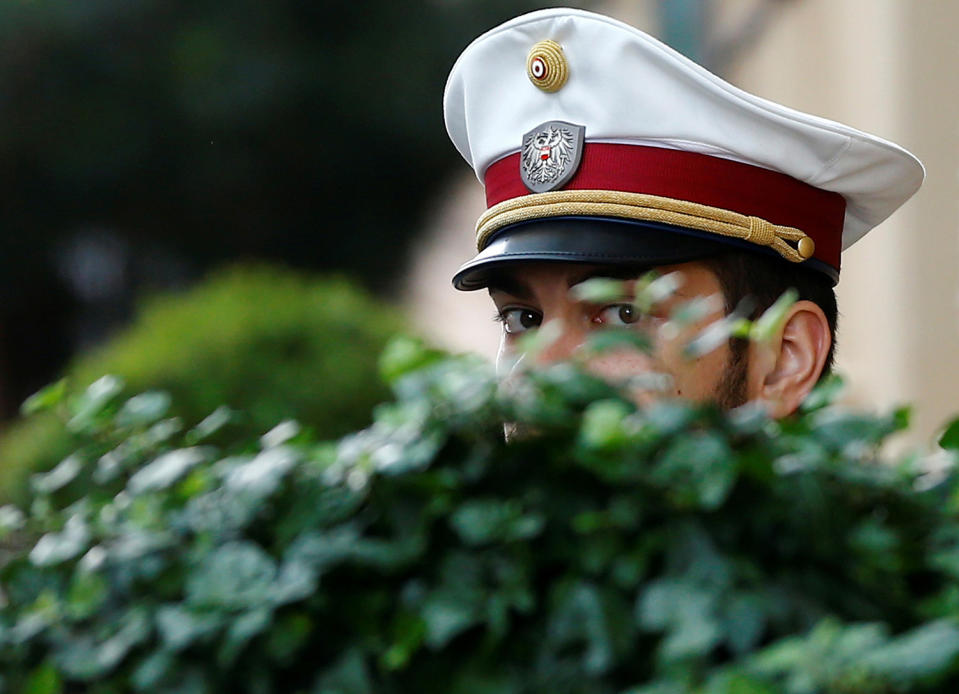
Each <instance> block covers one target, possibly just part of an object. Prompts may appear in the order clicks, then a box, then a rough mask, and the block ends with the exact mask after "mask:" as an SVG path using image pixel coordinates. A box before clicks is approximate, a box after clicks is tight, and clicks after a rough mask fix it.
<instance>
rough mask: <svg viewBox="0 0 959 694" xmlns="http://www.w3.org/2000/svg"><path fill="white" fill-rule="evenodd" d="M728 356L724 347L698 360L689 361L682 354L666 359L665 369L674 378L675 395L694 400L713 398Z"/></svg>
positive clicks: (672, 355)
mask: <svg viewBox="0 0 959 694" xmlns="http://www.w3.org/2000/svg"><path fill="white" fill-rule="evenodd" d="M727 354H728V348H727V347H722V348H720V349H716V350H713V351H712V352H710V353H709V354H706V355H704V356H702V357H699V358H698V359H687V358H685V357H683V356H682V355H681V354H678V355H677V354H671V355H670V356H669V358H666V359H664V364H663V369H664V371H666V372H667V373H669V374H670V375H671V376H672V378H673V386H674V388H673V391H674V393H675V394H676V395H677V396H679V397H683V398H690V399H692V400H707V399H709V398H711V397H712V396H713V395H714V394H715V392H716V387H717V385H718V384H719V382H720V381H721V380H722V375H723V370H724V369H725V368H726V357H727Z"/></svg>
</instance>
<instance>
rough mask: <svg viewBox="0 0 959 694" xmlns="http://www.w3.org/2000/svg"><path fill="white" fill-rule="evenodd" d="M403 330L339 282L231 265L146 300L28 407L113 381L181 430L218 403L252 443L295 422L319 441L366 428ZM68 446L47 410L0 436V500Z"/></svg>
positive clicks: (392, 316) (389, 311) (395, 314)
mask: <svg viewBox="0 0 959 694" xmlns="http://www.w3.org/2000/svg"><path fill="white" fill-rule="evenodd" d="M401 325H402V318H401V316H400V314H399V311H398V309H397V308H396V307H395V306H390V305H386V304H383V303H382V302H379V301H377V300H375V299H373V298H372V297H370V296H369V295H368V294H366V293H365V292H363V291H362V290H360V289H359V288H357V287H356V286H355V284H353V283H351V282H348V281H346V280H343V279H317V278H311V277H308V276H306V275H301V274H299V273H296V272H293V271H289V270H282V269H280V268H277V267H268V266H235V267H231V268H227V269H223V270H220V271H219V272H216V273H214V274H212V275H211V276H210V277H209V278H208V279H207V280H206V281H205V282H203V283H201V284H200V285H198V286H196V287H194V288H193V289H191V290H189V291H187V292H183V293H177V294H165V295H159V296H156V297H155V298H152V299H150V300H148V301H146V302H144V304H143V306H142V309H141V311H140V313H139V315H138V317H137V318H136V320H135V321H134V323H133V324H132V325H131V326H130V327H128V328H126V329H124V330H123V331H121V332H120V333H119V334H117V335H116V336H114V337H113V339H111V340H110V341H108V342H107V343H106V344H105V345H103V346H101V347H100V348H98V349H96V350H94V351H92V352H90V353H88V354H85V355H83V356H81V357H79V358H78V359H77V360H75V361H74V363H73V364H72V365H71V366H70V367H69V368H68V369H67V372H66V380H65V382H63V383H61V384H59V385H56V386H54V387H53V388H50V389H47V390H45V391H44V393H45V396H40V397H39V398H34V399H33V400H32V401H31V402H28V406H27V408H28V409H31V408H37V407H40V406H42V405H43V402H44V397H46V398H51V397H56V396H57V394H58V393H60V392H61V390H63V389H66V390H67V391H69V392H71V393H72V392H73V391H74V390H75V389H76V387H78V386H77V384H86V383H90V382H92V381H94V380H95V379H96V378H98V377H99V376H100V375H101V374H104V373H110V374H116V375H117V376H118V377H120V378H121V379H122V380H123V381H124V382H125V383H126V388H125V390H124V392H126V393H127V394H133V393H137V392H141V391H144V390H149V389H162V390H163V391H164V392H166V393H168V394H169V395H171V396H172V399H173V403H174V405H173V409H172V413H173V414H176V415H177V416H179V417H181V418H182V419H183V420H184V421H187V422H197V421H199V420H200V419H202V418H203V417H205V416H206V415H208V414H209V413H211V412H213V411H214V410H215V409H216V408H217V407H219V406H221V405H226V406H229V407H232V408H236V409H237V410H239V411H240V412H237V413H234V414H233V415H231V416H230V417H229V419H230V420H231V421H232V423H233V425H234V427H235V428H236V429H237V430H238V431H239V430H242V431H244V432H248V433H249V435H259V434H262V433H264V432H266V431H267V430H268V429H270V428H271V427H272V426H273V425H274V424H276V423H277V422H279V421H281V420H283V419H285V418H296V419H299V420H300V421H303V422H308V423H310V424H311V425H312V426H314V427H316V435H317V436H320V437H336V436H340V435H342V434H344V433H346V432H348V431H350V430H352V429H355V428H357V427H360V426H363V425H364V424H366V423H367V422H368V421H369V412H370V410H371V408H372V407H373V405H375V404H376V403H378V402H380V401H381V400H383V399H385V398H386V397H387V396H388V393H389V391H388V389H387V388H386V387H385V386H384V385H383V384H382V383H381V382H380V381H379V379H378V378H377V375H376V360H377V356H378V355H379V353H380V352H381V351H382V349H383V346H384V345H385V344H386V340H387V339H388V337H389V336H390V335H392V334H394V333H396V332H397V331H398V330H399V329H400V327H401ZM67 384H70V387H68V386H67ZM63 394H64V395H65V393H63ZM73 446H74V442H73V440H72V438H71V436H70V434H69V431H68V429H66V428H64V427H63V426H61V425H60V423H59V420H58V419H57V417H56V416H54V415H53V414H52V413H48V414H47V415H46V416H41V417H34V418H31V419H28V420H26V421H21V422H17V423H16V424H14V425H12V426H11V427H10V428H8V430H7V431H5V432H4V434H3V436H2V437H0V460H2V461H3V465H2V469H0V497H4V498H7V499H9V498H11V496H16V495H17V494H21V493H22V492H23V491H24V485H25V483H26V476H27V475H28V474H29V473H30V472H33V471H37V470H42V469H48V468H50V467H52V466H53V465H54V464H56V463H57V462H59V461H60V460H61V459H62V458H63V457H65V456H66V455H67V454H69V452H70V451H71V449H72V448H73Z"/></svg>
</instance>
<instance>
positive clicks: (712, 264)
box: [703, 251, 838, 378]
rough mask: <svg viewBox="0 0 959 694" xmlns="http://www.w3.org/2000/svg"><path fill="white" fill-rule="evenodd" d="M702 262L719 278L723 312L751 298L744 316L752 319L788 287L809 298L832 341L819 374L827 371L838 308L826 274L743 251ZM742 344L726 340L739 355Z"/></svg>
mask: <svg viewBox="0 0 959 694" xmlns="http://www.w3.org/2000/svg"><path fill="white" fill-rule="evenodd" d="M703 262H704V264H705V265H706V267H708V268H709V269H710V270H712V271H713V273H715V275H716V278H717V279H718V280H719V286H720V288H721V289H722V292H723V299H724V301H725V302H726V312H727V313H729V312H731V311H733V310H734V309H735V308H736V307H737V306H739V305H740V302H742V301H743V300H747V301H752V302H753V304H752V310H751V312H750V313H749V314H748V315H747V318H750V319H754V320H755V319H756V318H758V317H759V316H761V315H762V313H763V311H765V310H766V309H768V308H769V307H770V306H772V305H773V304H774V303H775V302H776V300H777V299H778V298H779V297H780V296H782V295H783V292H785V291H787V290H788V289H790V288H793V289H795V290H796V291H797V292H798V293H799V299H800V300H806V301H811V302H813V303H814V304H816V305H817V306H819V308H821V309H822V311H823V313H824V314H825V315H826V322H827V323H828V324H829V332H830V334H831V335H832V344H831V345H830V347H829V354H827V355H826V364H825V366H824V367H823V371H822V374H821V375H820V378H823V377H825V376H827V375H828V374H829V373H830V371H831V370H832V366H833V358H834V354H835V351H836V325H837V321H838V310H837V308H836V292H835V290H834V289H833V284H832V280H831V279H830V278H829V277H827V276H826V275H824V274H823V273H821V272H816V271H815V270H809V269H807V268H803V267H801V266H799V265H794V264H792V263H788V262H785V261H782V260H780V259H778V258H772V257H766V256H760V255H757V254H755V253H749V252H747V251H732V252H727V253H722V254H720V255H717V256H713V257H712V258H706V259H705V260H704V261H703ZM746 347H747V343H746V342H745V341H744V340H740V339H734V340H732V343H731V344H730V349H732V351H733V355H734V356H738V357H740V358H741V357H743V356H745V352H746Z"/></svg>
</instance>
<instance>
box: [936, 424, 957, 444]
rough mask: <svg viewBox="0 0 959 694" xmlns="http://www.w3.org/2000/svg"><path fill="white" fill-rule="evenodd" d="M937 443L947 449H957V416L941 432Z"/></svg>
mask: <svg viewBox="0 0 959 694" xmlns="http://www.w3.org/2000/svg"><path fill="white" fill-rule="evenodd" d="M939 445H940V446H941V447H942V448H945V449H946V450H947V451H959V418H956V419H954V420H952V421H951V422H950V423H949V425H948V426H947V427H946V430H945V431H944V432H942V435H941V436H940V437H939Z"/></svg>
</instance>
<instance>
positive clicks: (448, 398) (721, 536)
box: [0, 339, 959, 694]
mask: <svg viewBox="0 0 959 694" xmlns="http://www.w3.org/2000/svg"><path fill="white" fill-rule="evenodd" d="M383 372H384V373H386V374H389V377H390V379H391V381H392V387H393V390H394V392H395V395H396V397H395V401H394V402H391V403H389V404H386V405H383V406H380V407H379V408H378V409H377V411H376V417H375V422H374V423H373V424H372V425H371V426H370V427H368V428H366V429H364V430H362V431H360V432H357V433H355V434H352V435H349V436H347V437H345V438H343V439H341V440H340V441H339V442H337V443H321V442H317V440H316V439H315V438H314V437H313V436H311V435H309V434H308V433H306V432H303V431H301V430H299V429H298V428H297V427H296V426H293V425H291V424H289V423H286V424H283V425H281V426H279V427H278V428H277V429H274V430H273V431H272V432H270V433H269V434H268V435H267V436H264V437H262V438H260V439H259V440H256V441H250V440H248V441H246V445H245V446H244V447H241V448H242V451H241V452H239V453H234V454H232V455H227V454H226V452H225V451H226V450H227V449H229V448H231V446H230V445H229V441H230V437H229V436H224V435H223V430H222V429H218V427H217V422H213V423H212V424H211V423H210V422H209V420H207V422H206V423H204V424H201V425H199V426H197V427H194V428H187V429H186V430H182V429H181V428H179V427H178V426H173V425H171V423H170V420H169V419H168V415H167V414H166V412H165V408H166V406H167V405H168V400H167V399H166V398H164V397H163V396H162V395H159V394H157V393H145V394H142V395H140V396H137V397H135V398H131V399H128V398H126V397H121V396H120V395H119V393H118V390H117V388H116V387H115V385H114V384H113V383H112V381H110V379H106V380H101V381H99V382H97V383H95V384H94V385H93V386H91V388H90V389H89V390H88V391H86V393H84V394H80V395H77V396H73V397H69V396H66V395H65V394H64V393H63V392H62V391H58V390H56V389H54V390H52V391H48V392H47V393H45V394H44V395H42V396H41V397H40V398H38V400H36V401H35V406H36V407H41V408H42V407H48V408H54V409H57V408H62V409H63V410H64V413H65V415H66V416H67V417H68V418H69V421H70V422H72V426H73V428H74V429H75V430H76V431H77V432H78V433H80V434H82V435H84V436H86V440H85V441H84V442H83V443H82V444H81V445H79V446H78V447H77V449H76V450H75V452H74V455H73V456H72V457H71V458H69V459H67V460H66V461H64V462H63V463H62V464H61V465H59V466H58V467H57V468H56V469H54V470H53V471H51V472H50V473H47V474H45V475H40V476H37V477H35V478H34V481H33V497H32V501H31V503H30V505H29V506H28V507H27V510H26V511H19V510H17V509H15V508H13V507H10V506H7V507H4V508H2V509H0V526H2V527H3V529H4V532H5V542H4V544H5V546H6V552H5V555H4V556H3V561H2V568H0V582H2V585H3V591H4V596H3V597H4V604H3V607H2V608H0V672H2V673H3V682H4V684H5V685H6V691H9V692H21V691H25V690H24V687H27V686H29V687H32V689H31V690H30V691H33V692H59V691H74V690H78V691H79V690H81V689H82V690H83V691H89V692H99V693H101V694H103V693H106V692H127V691H144V692H146V691H149V692H151V693H157V694H163V693H165V692H178V693H183V692H187V693H189V692H196V693H197V694H200V693H201V692H202V693H204V694H212V693H214V692H224V693H225V692H256V693H259V694H270V693H273V692H276V693H279V692H283V693H284V694H300V693H302V694H320V693H323V694H332V693H339V694H372V693H374V692H375V693H377V694H379V693H381V692H413V691H415V692H442V693H443V694H447V693H453V694H465V693H470V694H473V693H485V692H497V693H504V692H505V693H516V694H519V693H520V692H523V693H526V692H529V693H535V692H550V693H551V694H564V693H569V694H574V693H575V694H593V693H595V694H615V693H624V692H628V693H629V694H674V693H675V694H693V693H696V694H768V693H773V692H783V693H785V694H811V693H813V692H831V693H835V694H840V693H841V694H854V693H860V692H861V693H863V694H866V693H869V694H875V693H877V692H937V691H941V692H946V691H955V687H956V686H957V685H959V624H957V622H956V618H957V616H959V549H957V548H959V503H957V501H959V474H957V473H956V472H955V471H954V470H951V469H950V470H949V471H947V472H946V473H945V474H944V475H942V476H941V478H938V479H935V478H930V477H927V476H924V475H923V474H922V472H921V469H920V466H919V462H920V461H919V460H918V459H917V458H916V457H907V458H905V459H903V460H900V461H886V464H879V463H880V459H879V453H878V451H879V448H880V447H881V445H882V443H883V441H885V440H886V438H887V437H888V436H889V435H890V434H892V433H893V432H896V431H898V430H900V429H901V428H902V427H903V426H904V425H905V421H906V419H907V417H906V413H905V412H904V411H902V412H894V413H892V414H890V415H888V416H873V415H867V414H863V413H860V412H855V411H850V410H847V409H844V408H842V407H839V406H836V405H833V404H831V402H830V400H831V398H832V395H833V394H834V391H835V384H834V383H831V384H829V385H828V386H827V387H826V388H824V389H822V390H820V391H819V392H818V393H817V394H816V396H815V397H814V398H813V399H812V400H811V401H810V402H809V403H808V405H807V406H806V408H805V409H804V410H803V411H802V412H801V413H799V414H797V415H796V416H794V417H792V418H789V419H786V420H781V421H770V420H768V419H767V418H766V417H765V415H764V414H763V413H762V412H761V411H760V410H759V409H757V408H755V407H749V406H747V407H744V408H740V409H737V410H734V411H732V412H728V413H724V412H720V411H717V410H716V409H714V408H712V407H710V406H706V405H696V404H692V403H687V402H676V401H665V400H664V401H661V402H659V403H657V404H655V405H652V406H650V407H648V408H645V409H637V408H636V406H635V405H634V404H632V403H631V402H629V401H628V400H626V399H624V398H622V397H621V396H620V394H619V393H618V392H617V391H616V390H615V389H614V388H613V387H612V386H610V385H609V384H607V383H605V382H602V381H599V380H597V379H595V378H594V377H591V376H588V375H586V374H584V373H582V372H580V371H578V370H577V369H576V368H575V367H573V366H571V365H569V364H560V365H556V366H553V367H550V368H549V369H547V370H544V371H538V372H529V373H528V374H526V375H525V376H524V377H523V378H522V379H519V380H517V381H514V382H513V383H512V384H511V386H510V387H509V388H503V387H501V384H500V383H499V382H498V381H497V380H496V378H495V376H494V374H493V373H492V369H491V368H490V367H489V366H488V365H486V364H484V363H481V362H479V361H477V360H475V359H473V358H468V357H462V358H455V359H444V358H442V356H441V355H439V354H437V353H436V352H433V351H429V350H424V349H422V348H421V347H420V346H418V345H417V343H415V342H411V341H409V340H406V339H401V340H398V341H396V342H394V343H392V345H391V347H390V348H388V350H387V352H386V353H385V355H384V357H383ZM503 421H515V422H518V423H519V424H521V425H522V427H523V428H524V429H525V430H526V431H528V432H536V433H535V434H527V435H526V436H525V437H524V438H522V439H520V440H518V441H515V442H513V443H511V444H505V443H504V442H503V440H502V435H501V423H502V422H503ZM956 426H957V425H956V424H953V425H952V426H951V427H949V428H948V429H947V435H945V436H944V437H943V439H942V443H943V445H944V446H946V447H947V449H948V450H947V453H948V454H949V455H951V456H953V457H954V456H955V455H956V454H957V452H959V449H957V446H956V440H955V435H954V432H955V431H956ZM232 448H233V449H234V450H235V446H234V447H232Z"/></svg>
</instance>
